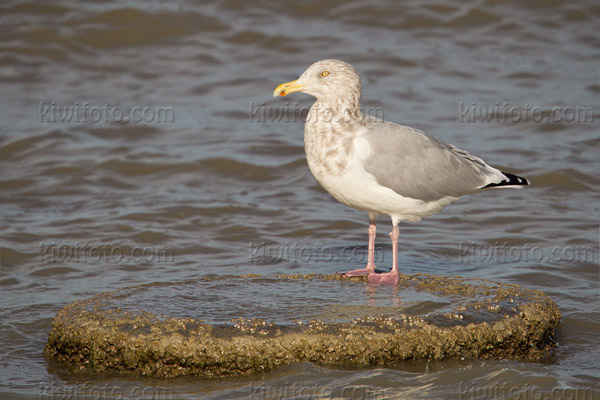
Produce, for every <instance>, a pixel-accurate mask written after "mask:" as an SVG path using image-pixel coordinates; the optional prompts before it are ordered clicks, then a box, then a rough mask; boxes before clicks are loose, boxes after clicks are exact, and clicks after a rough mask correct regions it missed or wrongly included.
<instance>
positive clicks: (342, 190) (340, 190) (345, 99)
mask: <svg viewBox="0 0 600 400" xmlns="http://www.w3.org/2000/svg"><path fill="white" fill-rule="evenodd" d="M294 92H303V93H307V94H309V95H311V96H313V97H315V98H316V102H315V103H314V104H313V105H312V107H311V108H310V110H309V112H308V115H307V117H306V123H305V125H304V146H305V151H306V161H307V163H308V167H309V168H310V171H311V172H312V174H313V175H314V176H315V178H316V179H317V181H318V182H319V183H320V184H321V186H323V188H324V189H325V190H326V191H327V192H329V194H331V195H332V196H333V197H334V198H335V199H336V200H338V201H339V202H341V203H343V204H346V205H348V206H350V207H354V208H357V209H359V210H363V211H366V212H367V213H368V214H369V231H368V232H369V247H368V253H367V254H368V255H367V266H366V267H365V268H364V269H357V270H353V271H349V272H346V273H345V274H344V275H346V276H361V275H368V279H369V282H371V283H378V284H385V285H395V284H397V283H398V279H399V276H398V223H399V222H400V221H410V222H416V221H420V220H421V219H422V218H423V217H427V216H429V215H432V214H434V213H437V212H438V211H440V210H441V209H442V208H444V207H445V206H447V205H448V204H450V202H452V201H454V200H457V199H458V197H459V196H462V195H465V194H469V193H473V192H477V191H479V190H481V189H485V188H496V187H518V186H523V185H529V182H528V181H527V179H524V178H521V177H519V176H516V175H513V174H509V173H507V172H501V171H500V170H498V169H496V168H494V167H491V166H489V165H487V164H486V163H485V162H484V161H483V160H482V159H480V158H478V157H475V156H472V155H471V154H469V153H467V152H466V151H464V150H461V149H459V148H456V147H454V146H453V145H450V144H446V143H444V142H442V141H440V140H438V139H436V138H434V137H431V136H428V135H426V134H425V133H424V132H421V131H419V130H417V129H413V128H410V127H407V126H402V125H398V124H395V123H392V122H387V121H383V120H380V119H377V118H374V117H373V116H371V115H367V114H365V113H363V112H362V111H361V110H360V96H361V83H360V77H359V76H358V74H357V73H356V71H355V70H354V68H353V67H352V66H351V65H350V64H348V63H346V62H343V61H339V60H322V61H318V62H316V63H314V64H313V65H311V66H310V67H308V69H307V70H306V71H304V73H303V74H302V75H301V76H300V77H299V78H298V79H297V80H295V81H291V82H286V83H282V84H281V85H279V86H277V88H276V89H275V92H274V93H273V95H274V96H285V95H287V94H290V93H294ZM378 214H387V215H389V216H390V217H391V219H392V231H391V232H390V237H391V239H392V249H393V253H392V254H393V256H392V269H391V271H390V272H387V273H377V272H376V271H375V263H374V247H375V232H376V226H375V221H376V218H377V215H378Z"/></svg>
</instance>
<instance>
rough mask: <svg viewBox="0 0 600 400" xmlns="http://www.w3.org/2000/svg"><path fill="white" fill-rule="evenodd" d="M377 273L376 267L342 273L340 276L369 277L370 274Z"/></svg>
mask: <svg viewBox="0 0 600 400" xmlns="http://www.w3.org/2000/svg"><path fill="white" fill-rule="evenodd" d="M372 272H375V266H373V268H369V267H367V268H362V269H353V270H352V271H348V272H342V273H340V275H342V276H348V277H350V276H367V275H369V274H370V273H372Z"/></svg>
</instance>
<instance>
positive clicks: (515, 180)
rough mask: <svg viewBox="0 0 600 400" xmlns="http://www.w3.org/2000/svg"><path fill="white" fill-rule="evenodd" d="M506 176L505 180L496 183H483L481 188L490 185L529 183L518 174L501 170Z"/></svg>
mask: <svg viewBox="0 0 600 400" xmlns="http://www.w3.org/2000/svg"><path fill="white" fill-rule="evenodd" d="M502 174H504V176H505V177H506V179H505V180H503V181H501V182H498V183H490V184H489V185H485V186H484V187H483V188H482V189H485V188H492V187H500V186H527V185H529V181H528V180H527V179H525V178H521V177H520V176H517V175H513V174H509V173H508V172H502Z"/></svg>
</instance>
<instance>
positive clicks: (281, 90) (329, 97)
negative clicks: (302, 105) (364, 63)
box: [273, 60, 361, 103]
mask: <svg viewBox="0 0 600 400" xmlns="http://www.w3.org/2000/svg"><path fill="white" fill-rule="evenodd" d="M294 92H302V93H306V94H310V95H311V96H313V97H316V98H317V99H318V100H321V101H326V102H335V103H340V102H341V103H347V102H352V103H355V102H356V103H358V102H360V93H361V85H360V77H359V76H358V74H357V73H356V71H355V70H354V68H353V67H352V65H350V64H348V63H347V62H344V61H340V60H321V61H317V62H316V63H314V64H313V65H311V66H310V67H308V68H307V69H306V71H304V73H303V74H302V75H300V77H299V78H298V79H296V80H295V81H291V82H286V83H282V84H281V85H279V86H277V88H276V89H275V91H274V92H273V96H275V97H277V96H285V95H287V94H290V93H294Z"/></svg>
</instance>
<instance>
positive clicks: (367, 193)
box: [305, 132, 456, 222]
mask: <svg viewBox="0 0 600 400" xmlns="http://www.w3.org/2000/svg"><path fill="white" fill-rule="evenodd" d="M307 133H308V134H307ZM338 139H339V140H337V141H334V142H333V143H332V142H331V140H330V143H329V144H330V146H326V145H324V144H325V143H319V142H323V140H320V139H319V138H318V137H315V136H314V135H313V133H311V132H305V142H306V159H307V162H308V166H309V168H310V170H311V172H312V174H313V175H314V176H315V178H316V179H317V181H318V182H319V183H320V184H321V186H323V188H324V189H325V190H327V192H329V194H331V195H332V196H333V197H334V198H335V199H336V200H338V201H339V202H341V203H343V204H346V205H348V206H350V207H354V208H357V209H359V210H364V211H367V212H374V213H380V214H388V215H390V216H391V217H392V219H394V220H395V221H396V222H398V221H412V222H416V221H419V220H421V218H423V217H426V216H428V215H431V214H433V213H436V212H438V211H439V210H440V209H442V208H443V207H444V206H446V205H448V204H449V203H450V202H451V201H453V200H456V198H453V197H448V198H444V199H441V200H438V201H432V202H424V201H422V200H417V199H413V198H409V197H404V196H401V195H399V194H398V193H396V192H395V191H393V190H392V189H389V188H387V187H384V186H382V185H380V184H378V183H377V181H376V179H375V177H374V176H373V175H371V174H369V173H368V172H366V171H365V169H364V167H363V162H364V161H365V160H366V159H367V158H368V157H369V155H370V153H371V148H370V145H369V142H368V141H367V140H366V139H364V138H363V137H362V136H361V135H360V133H359V134H357V135H353V136H351V137H346V138H338ZM344 140H346V141H348V143H347V144H345V143H344ZM331 146H332V147H331ZM344 146H345V148H347V149H349V150H350V151H348V152H344V151H334V152H332V153H330V155H331V157H330V158H327V157H326V156H325V154H326V153H327V151H328V147H329V151H330V152H331V150H332V148H334V149H343V148H344ZM332 166H333V170H332ZM398 173H401V171H398Z"/></svg>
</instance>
